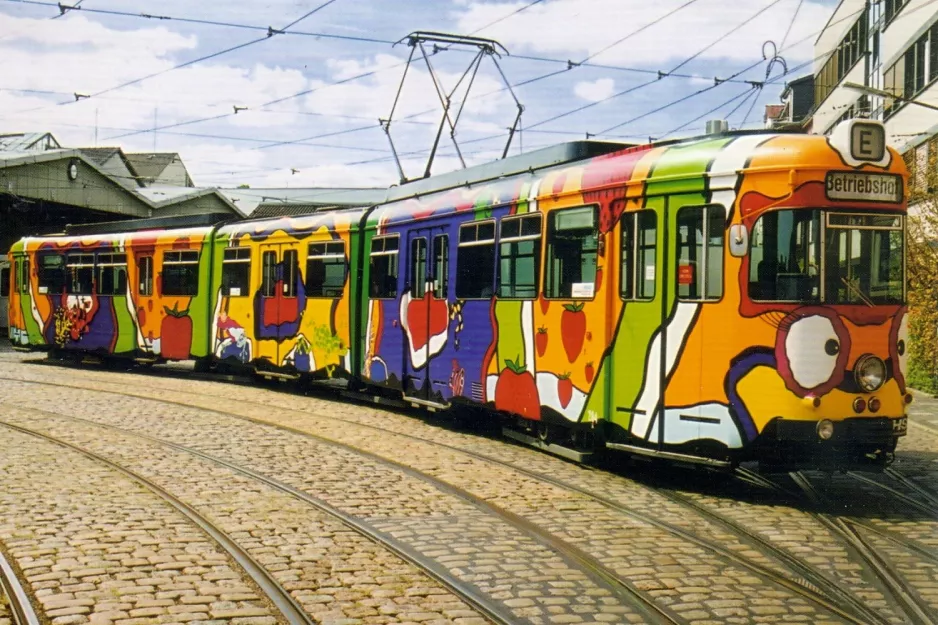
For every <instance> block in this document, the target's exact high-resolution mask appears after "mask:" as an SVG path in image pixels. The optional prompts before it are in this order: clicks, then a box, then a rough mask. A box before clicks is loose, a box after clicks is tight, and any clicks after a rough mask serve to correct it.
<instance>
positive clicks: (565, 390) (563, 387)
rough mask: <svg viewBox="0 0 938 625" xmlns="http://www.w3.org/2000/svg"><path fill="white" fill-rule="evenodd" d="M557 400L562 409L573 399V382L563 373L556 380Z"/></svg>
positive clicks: (567, 374) (568, 375)
mask: <svg viewBox="0 0 938 625" xmlns="http://www.w3.org/2000/svg"><path fill="white" fill-rule="evenodd" d="M557 398H558V399H559V400H560V406H561V407H563V408H566V407H567V406H568V405H569V404H570V400H571V399H573V382H572V381H571V380H570V374H569V373H564V374H563V375H562V376H560V377H559V378H557Z"/></svg>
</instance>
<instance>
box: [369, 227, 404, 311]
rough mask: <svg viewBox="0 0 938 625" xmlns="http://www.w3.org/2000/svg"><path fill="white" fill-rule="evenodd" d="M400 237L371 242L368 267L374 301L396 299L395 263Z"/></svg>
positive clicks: (383, 238) (387, 237) (378, 238)
mask: <svg viewBox="0 0 938 625" xmlns="http://www.w3.org/2000/svg"><path fill="white" fill-rule="evenodd" d="M399 245H400V237H399V236H398V235H396V234H395V235H393V236H386V237H375V238H373V239H372V240H371V256H370V259H369V260H370V265H369V276H370V283H371V286H370V289H369V293H370V294H371V297H373V298H374V299H394V298H396V297H397V263H398V247H399Z"/></svg>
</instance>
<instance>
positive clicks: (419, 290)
mask: <svg viewBox="0 0 938 625" xmlns="http://www.w3.org/2000/svg"><path fill="white" fill-rule="evenodd" d="M409 281H410V295H411V297H413V298H414V299H420V298H421V297H423V296H424V294H425V293H426V292H427V239H426V237H417V238H416V239H411V241H410V274H409Z"/></svg>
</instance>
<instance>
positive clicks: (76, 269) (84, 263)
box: [66, 254, 94, 295]
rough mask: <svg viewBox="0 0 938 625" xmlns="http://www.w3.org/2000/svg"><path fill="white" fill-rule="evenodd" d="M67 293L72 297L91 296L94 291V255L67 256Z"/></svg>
mask: <svg viewBox="0 0 938 625" xmlns="http://www.w3.org/2000/svg"><path fill="white" fill-rule="evenodd" d="M66 266H67V268H68V292H69V293H71V294H73V295H91V293H92V291H93V290H94V254H69V256H68V258H67V260H66Z"/></svg>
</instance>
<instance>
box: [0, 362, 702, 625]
mask: <svg viewBox="0 0 938 625" xmlns="http://www.w3.org/2000/svg"><path fill="white" fill-rule="evenodd" d="M0 379H7V380H12V381H17V382H23V383H27V384H36V385H43V386H54V387H59V388H73V389H75V390H79V391H88V390H89V389H86V388H81V387H76V386H72V385H68V384H61V383H55V382H45V381H38V380H22V379H17V378H9V377H7V376H0ZM92 392H98V393H104V394H111V395H120V396H124V397H133V398H135V399H146V400H149V401H156V402H160V403H164V404H168V405H174V406H181V407H185V408H190V409H195V410H200V411H203V412H209V413H215V414H218V415H221V416H223V417H225V418H229V419H231V418H234V419H238V420H241V421H247V422H251V423H255V424H257V425H263V426H265V427H269V428H272V429H276V430H280V431H282V432H287V433H289V434H293V435H298V436H300V437H302V438H308V439H311V440H315V441H317V442H319V443H322V444H325V445H328V446H330V447H335V448H338V449H344V450H346V451H349V452H352V453H354V454H357V455H359V456H362V457H365V458H368V459H369V460H372V461H373V462H376V463H378V464H382V465H385V466H388V467H392V468H394V469H395V470H398V471H401V472H402V473H404V474H406V475H409V476H411V477H413V478H416V479H418V480H420V481H422V482H425V483H428V484H430V485H431V486H433V487H434V488H436V489H437V490H439V491H441V492H445V493H448V494H450V495H453V496H455V497H457V498H459V499H462V500H463V501H466V502H468V503H470V504H472V505H473V506H474V507H476V508H477V509H479V510H481V511H482V512H485V513H487V514H490V515H492V516H495V517H498V518H501V519H502V520H504V521H505V522H506V523H508V524H509V525H511V526H513V527H515V528H516V529H518V530H519V531H521V532H522V533H524V534H526V535H528V536H529V537H531V538H533V539H534V540H535V541H537V542H538V543H540V544H541V545H542V546H544V547H546V548H548V549H549V550H551V551H553V552H555V553H557V554H558V555H560V556H561V558H563V559H564V560H565V561H566V562H567V563H568V564H570V565H572V566H574V568H578V569H580V570H581V571H583V572H584V573H585V574H586V575H587V576H588V577H590V578H591V579H592V580H593V581H594V583H596V584H598V585H600V586H603V587H605V588H606V589H607V590H609V591H611V592H612V593H613V594H614V595H616V596H618V597H620V598H621V599H623V600H624V601H625V602H626V603H628V604H630V605H632V606H633V607H635V609H636V610H638V611H639V612H641V613H642V614H643V616H644V617H645V618H647V619H650V621H648V622H654V623H671V624H673V625H680V624H683V623H684V620H683V619H682V618H681V617H680V616H678V615H677V614H675V613H673V612H672V611H671V610H670V609H668V608H667V607H665V606H661V605H659V604H658V603H657V602H656V601H655V600H654V599H653V598H651V597H649V596H647V594H646V593H644V592H643V591H641V590H639V589H638V588H635V587H634V586H633V585H632V584H631V583H629V582H627V581H626V580H624V579H622V578H621V577H620V576H619V575H618V574H616V573H615V572H614V571H612V570H611V569H609V568H608V567H606V566H605V565H604V564H602V563H601V562H599V561H598V560H597V559H596V558H594V557H593V556H591V555H589V554H588V553H586V552H585V551H583V550H582V549H580V548H579V547H576V546H575V545H572V544H570V543H568V542H567V541H565V540H563V539H560V538H558V537H556V536H554V535H553V534H551V533H550V532H549V531H547V530H545V529H543V528H541V527H540V526H538V525H537V524H535V523H533V522H531V521H528V520H527V519H525V518H523V517H521V516H520V515H518V514H515V513H513V512H510V511H508V510H505V509H504V508H501V507H500V506H497V505H495V504H493V503H491V502H489V501H487V500H485V499H483V498H481V497H478V496H476V495H473V494H472V493H470V492H468V491H466V490H465V489H462V488H460V487H458V486H454V485H452V484H449V483H448V482H445V481H443V480H442V479H440V478H437V477H434V476H432V475H428V474H426V473H424V472H422V471H419V470H417V469H414V468H413V467H409V466H407V465H405V464H402V463H400V462H396V461H394V460H391V459H389V458H385V457H383V456H380V455H378V454H376V453H373V452H370V451H367V450H365V449H362V448H360V447H356V446H355V445H350V444H347V443H342V442H339V441H334V440H331V439H328V438H325V437H323V436H319V435H317V434H313V433H311V432H306V431H303V430H300V429H298V428H293V427H290V426H286V425H281V424H276V423H271V422H269V421H263V420H261V419H255V418H252V417H248V416H245V415H237V414H231V413H229V412H225V411H223V410H219V409H215V408H205V407H201V406H196V405H192V404H187V403H185V402H182V401H177V400H172V399H163V398H153V397H146V396H141V395H139V394H134V393H132V392H125V391H112V390H93V391H92ZM252 403H253V402H252ZM265 407H266V408H269V406H265ZM30 410H35V409H31V408H30ZM293 412H297V411H295V410H294V411H293ZM300 414H304V413H302V412H301V413H300ZM56 416H60V417H68V415H56ZM0 423H2V422H0Z"/></svg>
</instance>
